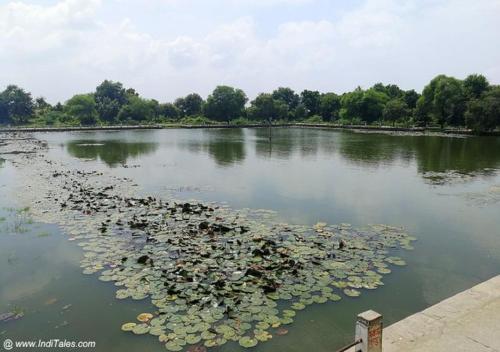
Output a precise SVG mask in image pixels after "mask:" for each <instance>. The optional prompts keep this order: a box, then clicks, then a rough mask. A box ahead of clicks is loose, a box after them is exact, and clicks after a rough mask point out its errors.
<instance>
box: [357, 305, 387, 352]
mask: <svg viewBox="0 0 500 352" xmlns="http://www.w3.org/2000/svg"><path fill="white" fill-rule="evenodd" d="M359 339H361V343H359V344H357V345H356V349H355V351H356V352H382V315H380V314H379V313H377V312H374V311H373V310H367V311H366V312H363V313H361V314H359V315H358V319H357V320H356V338H355V340H359Z"/></svg>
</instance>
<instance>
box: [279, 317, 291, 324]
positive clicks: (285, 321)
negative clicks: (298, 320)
mask: <svg viewBox="0 0 500 352" xmlns="http://www.w3.org/2000/svg"><path fill="white" fill-rule="evenodd" d="M291 323H293V319H292V318H290V317H283V318H281V324H283V325H288V324H291Z"/></svg>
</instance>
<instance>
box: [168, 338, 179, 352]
mask: <svg viewBox="0 0 500 352" xmlns="http://www.w3.org/2000/svg"><path fill="white" fill-rule="evenodd" d="M165 348H166V349H167V350H168V351H172V352H177V351H181V350H182V346H181V345H179V344H178V343H177V342H174V341H169V342H167V343H166V344H165Z"/></svg>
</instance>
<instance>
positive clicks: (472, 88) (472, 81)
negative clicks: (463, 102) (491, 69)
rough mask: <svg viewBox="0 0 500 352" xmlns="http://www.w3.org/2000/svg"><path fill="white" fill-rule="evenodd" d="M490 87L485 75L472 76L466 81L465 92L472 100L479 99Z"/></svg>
mask: <svg viewBox="0 0 500 352" xmlns="http://www.w3.org/2000/svg"><path fill="white" fill-rule="evenodd" d="M489 86H490V83H489V82H488V80H487V79H486V77H484V76H483V75H477V74H472V75H469V76H467V78H466V79H464V92H465V94H466V95H467V97H469V98H471V99H477V98H479V97H480V96H481V94H483V93H484V92H486V91H487V90H488V88H489Z"/></svg>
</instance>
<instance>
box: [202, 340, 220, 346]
mask: <svg viewBox="0 0 500 352" xmlns="http://www.w3.org/2000/svg"><path fill="white" fill-rule="evenodd" d="M203 344H204V345H205V346H206V347H215V346H217V341H215V340H214V339H212V340H206V341H205V342H204V343H203Z"/></svg>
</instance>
